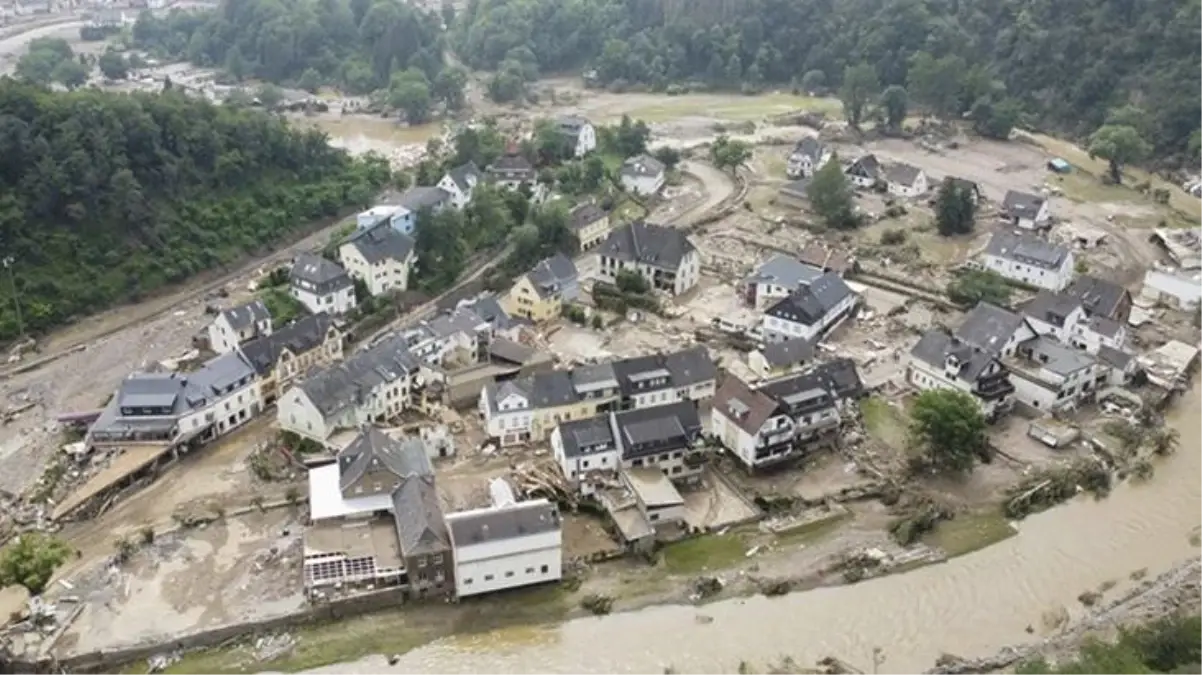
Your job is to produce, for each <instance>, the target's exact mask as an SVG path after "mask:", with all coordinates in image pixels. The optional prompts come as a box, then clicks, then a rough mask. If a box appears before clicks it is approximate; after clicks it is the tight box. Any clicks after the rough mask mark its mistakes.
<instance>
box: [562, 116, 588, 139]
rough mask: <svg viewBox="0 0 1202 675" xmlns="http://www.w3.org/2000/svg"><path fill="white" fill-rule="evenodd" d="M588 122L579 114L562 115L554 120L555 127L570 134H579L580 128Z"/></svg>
mask: <svg viewBox="0 0 1202 675" xmlns="http://www.w3.org/2000/svg"><path fill="white" fill-rule="evenodd" d="M588 124H589V121H588V120H587V119H585V118H583V117H581V116H580V115H562V116H560V117H558V118H557V119H556V120H555V127H556V128H557V129H559V131H560V132H561V133H564V134H567V135H570V136H578V135H580V130H581V129H583V128H584V127H586V126H588Z"/></svg>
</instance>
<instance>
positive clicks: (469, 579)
mask: <svg viewBox="0 0 1202 675" xmlns="http://www.w3.org/2000/svg"><path fill="white" fill-rule="evenodd" d="M463 585H464V586H471V585H472V578H471V577H468V578H466V579H464V580H463Z"/></svg>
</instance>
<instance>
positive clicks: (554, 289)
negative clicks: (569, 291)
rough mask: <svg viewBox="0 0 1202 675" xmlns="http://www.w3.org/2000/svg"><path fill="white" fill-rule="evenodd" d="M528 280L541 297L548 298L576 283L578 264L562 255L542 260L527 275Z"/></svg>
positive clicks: (558, 254) (557, 254)
mask: <svg viewBox="0 0 1202 675" xmlns="http://www.w3.org/2000/svg"><path fill="white" fill-rule="evenodd" d="M526 278H528V279H529V280H530V284H531V285H532V286H534V290H535V291H536V292H537V293H538V294H539V296H540V297H547V296H549V295H553V294H555V293H559V292H561V291H563V289H564V287H566V286H569V285H571V284H573V283H575V281H576V263H574V262H572V259H571V258H569V257H567V256H566V255H564V254H562V253H556V254H555V255H553V256H551V257H550V258H546V259H544V260H540V261H539V262H538V264H537V265H535V266H534V269H532V270H530V271H529V272H527V273H526Z"/></svg>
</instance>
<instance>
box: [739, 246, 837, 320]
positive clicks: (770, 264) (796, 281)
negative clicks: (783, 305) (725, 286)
mask: <svg viewBox="0 0 1202 675" xmlns="http://www.w3.org/2000/svg"><path fill="white" fill-rule="evenodd" d="M821 277H822V269H821V268H819V267H814V266H813V265H807V264H805V263H803V262H801V261H800V260H798V259H797V258H794V257H792V256H787V255H784V254H782V253H776V254H774V255H773V256H772V257H771V258H769V259H768V260H766V261H764V263H763V264H761V265H760V266H759V267H758V268H756V270H755V273H754V274H752V275H751V276H750V277H748V278H747V279H745V280H744V281H743V287H744V291H743V292H744V298H745V299H746V300H747V304H748V305H750V306H752V307H754V308H756V309H758V310H761V311H762V310H765V309H767V308H769V307H771V306H772V305H774V304H776V303H777V302H779V301H780V300H782V299H784V298H786V297H788V296H790V295H792V294H794V293H796V292H797V291H799V290H801V289H802V288H805V287H807V286H809V285H810V284H811V283H813V282H815V281H817V280H818V279H819V278H821Z"/></svg>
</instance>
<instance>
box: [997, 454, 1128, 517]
mask: <svg viewBox="0 0 1202 675" xmlns="http://www.w3.org/2000/svg"><path fill="white" fill-rule="evenodd" d="M1110 487H1111V472H1110V469H1109V467H1107V466H1106V465H1105V464H1103V463H1102V462H1101V461H1099V460H1097V459H1094V458H1092V457H1083V458H1080V459H1078V460H1076V461H1074V462H1072V463H1070V464H1067V465H1063V466H1056V467H1050V468H1047V469H1043V470H1039V471H1035V472H1033V473H1032V474H1031V475H1029V476H1027V477H1026V478H1024V479H1022V480H1021V481H1019V482H1018V484H1017V485H1014V486H1012V487H1010V488H1009V489H1007V490H1006V501H1005V502H1003V504H1002V512H1003V513H1004V514H1005V516H1006V517H1007V518H1011V519H1014V520H1019V519H1022V518H1025V517H1027V516H1029V515H1031V514H1032V513H1039V512H1040V511H1044V510H1047V509H1049V508H1051V507H1053V506H1055V505H1057V504H1060V503H1062V502H1065V501H1067V500H1069V499H1071V498H1072V497H1074V496H1076V495H1077V494H1079V493H1080V492H1089V493H1090V494H1093V495H1095V496H1098V497H1102V496H1105V495H1106V494H1108V493H1109V492H1110Z"/></svg>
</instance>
